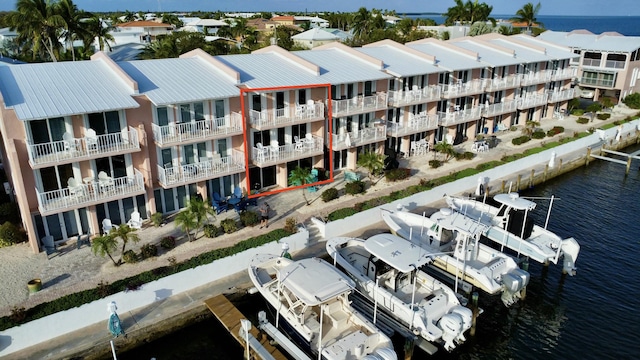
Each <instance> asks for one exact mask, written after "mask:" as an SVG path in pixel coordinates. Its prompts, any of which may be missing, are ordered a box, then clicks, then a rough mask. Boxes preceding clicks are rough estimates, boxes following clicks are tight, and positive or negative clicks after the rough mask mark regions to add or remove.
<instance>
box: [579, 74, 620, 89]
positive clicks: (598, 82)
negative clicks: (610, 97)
mask: <svg viewBox="0 0 640 360" xmlns="http://www.w3.org/2000/svg"><path fill="white" fill-rule="evenodd" d="M615 84H616V81H615V79H603V78H600V79H598V78H593V77H584V76H583V77H582V78H581V79H580V85H589V86H597V87H605V88H612V87H613V86H614V85H615Z"/></svg>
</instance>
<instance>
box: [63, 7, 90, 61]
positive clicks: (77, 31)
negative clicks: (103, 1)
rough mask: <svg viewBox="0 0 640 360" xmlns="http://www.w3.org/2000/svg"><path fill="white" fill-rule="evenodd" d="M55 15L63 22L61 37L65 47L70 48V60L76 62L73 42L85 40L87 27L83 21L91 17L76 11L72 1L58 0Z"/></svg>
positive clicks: (83, 12)
mask: <svg viewBox="0 0 640 360" xmlns="http://www.w3.org/2000/svg"><path fill="white" fill-rule="evenodd" d="M55 11H56V13H58V14H59V15H60V16H61V17H62V18H63V19H64V22H65V26H64V30H63V31H62V37H63V38H64V39H65V43H66V44H67V47H70V48H71V58H72V59H73V61H75V60H76V54H75V48H74V46H73V41H74V40H77V39H85V38H86V37H87V36H88V31H87V28H88V26H87V25H86V23H84V21H86V20H88V19H89V18H91V17H92V16H93V15H92V14H90V13H87V12H85V11H81V10H78V7H77V6H76V4H74V3H73V0H60V1H59V2H58V3H57V4H56V7H55Z"/></svg>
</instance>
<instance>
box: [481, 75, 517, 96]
mask: <svg viewBox="0 0 640 360" xmlns="http://www.w3.org/2000/svg"><path fill="white" fill-rule="evenodd" d="M519 85H520V77H519V76H517V75H515V74H511V75H509V76H505V77H503V78H494V79H491V80H489V81H487V86H486V87H485V91H486V92H493V91H498V90H504V89H513V88H516V87H518V86H519Z"/></svg>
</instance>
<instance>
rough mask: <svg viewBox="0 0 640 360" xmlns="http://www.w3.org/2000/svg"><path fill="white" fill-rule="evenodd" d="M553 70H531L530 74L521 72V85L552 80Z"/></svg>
mask: <svg viewBox="0 0 640 360" xmlns="http://www.w3.org/2000/svg"><path fill="white" fill-rule="evenodd" d="M552 77H553V71H550V70H540V71H536V72H533V71H531V72H529V73H528V74H520V86H528V85H535V84H540V83H543V82H549V81H551V78H552Z"/></svg>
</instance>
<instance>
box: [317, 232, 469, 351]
mask: <svg viewBox="0 0 640 360" xmlns="http://www.w3.org/2000/svg"><path fill="white" fill-rule="evenodd" d="M326 248H327V252H328V253H329V255H331V257H332V258H333V259H334V261H335V263H337V265H339V267H340V268H342V269H343V270H344V272H346V273H347V274H348V275H349V277H351V279H353V281H355V284H356V289H357V290H358V291H359V292H360V293H362V294H364V296H365V297H367V298H368V299H369V300H370V301H371V302H372V303H373V304H374V311H378V310H381V311H384V312H385V313H386V314H388V315H389V316H391V317H393V318H394V319H396V320H397V321H398V322H399V323H401V324H402V325H404V326H405V327H406V328H408V329H409V330H411V331H412V332H413V333H414V334H415V335H418V336H420V337H421V338H423V339H424V340H426V341H428V342H431V343H433V344H437V343H442V344H443V346H444V348H445V349H446V350H448V351H451V350H453V349H454V348H455V347H456V344H460V343H462V342H464V341H465V337H464V332H465V331H466V330H468V329H469V328H470V327H471V320H472V312H471V310H470V309H468V308H466V307H464V306H461V305H460V302H459V300H458V298H457V296H456V293H455V292H454V291H453V290H451V289H450V288H449V287H447V286H446V285H445V284H443V283H441V282H440V281H438V280H436V279H434V278H433V277H432V276H430V275H427V274H426V273H424V272H423V271H421V270H419V269H420V268H421V267H422V266H423V265H424V264H426V263H429V262H431V261H432V254H430V253H429V252H427V251H425V250H424V249H422V248H420V247H419V246H417V245H415V244H413V243H411V242H409V241H407V240H404V239H402V238H400V237H398V236H395V235H393V234H379V235H374V236H372V237H370V238H369V239H367V240H364V239H359V238H351V237H336V238H332V239H329V240H327V244H326ZM374 319H375V316H374Z"/></svg>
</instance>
